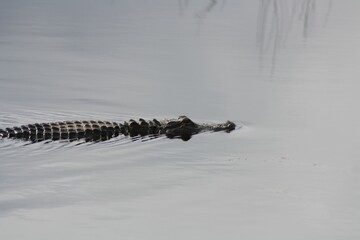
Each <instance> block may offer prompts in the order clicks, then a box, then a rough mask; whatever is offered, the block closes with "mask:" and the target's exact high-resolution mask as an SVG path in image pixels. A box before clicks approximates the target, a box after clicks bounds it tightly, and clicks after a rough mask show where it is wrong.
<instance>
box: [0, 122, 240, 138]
mask: <svg viewBox="0 0 360 240" xmlns="http://www.w3.org/2000/svg"><path fill="white" fill-rule="evenodd" d="M235 127H236V125H235V124H234V123H233V122H230V121H226V122H225V123H221V124H206V123H200V124H199V123H195V122H193V121H192V120H191V119H190V118H188V117H186V116H180V117H178V118H177V119H165V120H156V119H153V120H144V119H142V118H140V119H139V120H138V121H135V120H133V119H130V120H129V121H125V122H123V123H117V122H110V121H63V122H50V123H35V124H28V125H22V126H20V127H13V128H6V129H5V130H3V129H0V138H13V139H22V140H28V141H32V142H41V141H44V140H53V141H56V140H80V139H84V140H85V141H105V140H108V139H110V138H114V137H117V136H119V135H121V134H122V135H124V136H130V137H136V136H154V137H156V136H161V135H165V136H167V137H168V138H181V139H182V140H184V141H187V140H189V139H190V138H191V137H192V136H193V135H195V134H198V133H201V132H205V131H212V132H218V131H225V132H231V131H232V130H234V129H235Z"/></svg>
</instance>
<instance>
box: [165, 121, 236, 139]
mask: <svg viewBox="0 0 360 240" xmlns="http://www.w3.org/2000/svg"><path fill="white" fill-rule="evenodd" d="M235 126H236V125H235V123H233V122H230V121H227V122H225V123H222V124H215V125H214V124H197V123H194V122H193V121H192V120H191V119H190V118H188V117H186V116H180V117H179V118H178V119H175V120H171V121H169V122H167V123H166V125H165V127H164V128H163V131H164V133H165V134H166V136H167V137H168V138H175V137H179V138H181V139H182V140H184V141H187V140H189V139H190V138H191V136H192V135H194V134H197V133H199V132H202V131H215V132H217V131H226V132H231V131H232V130H234V129H235Z"/></svg>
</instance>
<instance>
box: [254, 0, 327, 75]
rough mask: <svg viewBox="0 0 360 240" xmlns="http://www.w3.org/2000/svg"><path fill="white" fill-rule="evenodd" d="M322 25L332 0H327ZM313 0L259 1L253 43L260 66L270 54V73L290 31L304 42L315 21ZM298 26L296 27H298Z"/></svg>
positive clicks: (273, 69) (314, 2)
mask: <svg viewBox="0 0 360 240" xmlns="http://www.w3.org/2000/svg"><path fill="white" fill-rule="evenodd" d="M327 2H328V4H327V10H326V11H327V13H326V15H325V17H324V19H317V21H321V20H322V21H323V22H326V21H327V18H328V17H329V15H330V12H331V9H332V0H327ZM316 8H317V1H316V0H290V1H283V0H260V1H259V7H258V17H257V34H256V43H257V46H258V49H259V57H260V60H259V61H260V67H262V66H263V64H264V59H263V58H264V55H266V54H268V53H269V54H270V55H271V73H273V72H274V71H275V67H276V58H277V55H278V53H279V51H280V49H281V48H282V47H284V46H285V45H286V41H287V39H288V37H289V35H290V32H291V31H292V30H299V29H302V30H301V37H302V38H303V39H304V40H306V39H307V38H308V37H309V33H310V32H311V29H312V28H313V27H314V25H315V20H316ZM299 26H300V27H299Z"/></svg>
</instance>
